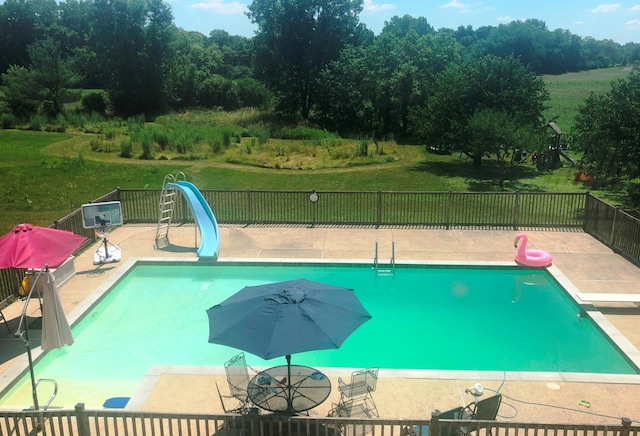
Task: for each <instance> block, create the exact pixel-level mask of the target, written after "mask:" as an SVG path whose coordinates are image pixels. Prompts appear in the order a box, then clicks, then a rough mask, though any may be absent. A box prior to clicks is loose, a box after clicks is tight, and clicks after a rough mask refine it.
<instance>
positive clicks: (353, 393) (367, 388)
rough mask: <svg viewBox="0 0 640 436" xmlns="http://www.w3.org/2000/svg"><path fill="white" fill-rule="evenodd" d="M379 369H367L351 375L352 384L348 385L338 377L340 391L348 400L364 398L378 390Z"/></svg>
mask: <svg viewBox="0 0 640 436" xmlns="http://www.w3.org/2000/svg"><path fill="white" fill-rule="evenodd" d="M377 383H378V368H367V369H361V370H358V371H354V372H352V373H351V382H350V383H346V382H345V381H344V380H342V378H340V377H338V390H339V391H340V394H342V395H344V396H345V397H347V398H358V397H364V396H365V395H367V394H370V393H371V392H373V391H375V390H376V385H377Z"/></svg>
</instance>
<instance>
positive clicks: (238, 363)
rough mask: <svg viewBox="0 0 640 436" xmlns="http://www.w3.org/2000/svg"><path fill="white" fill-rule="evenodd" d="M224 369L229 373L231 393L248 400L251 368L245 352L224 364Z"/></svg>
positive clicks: (228, 380)
mask: <svg viewBox="0 0 640 436" xmlns="http://www.w3.org/2000/svg"><path fill="white" fill-rule="evenodd" d="M224 370H225V372H226V373H227V383H229V390H230V391H231V395H232V396H234V397H235V398H237V399H239V400H241V401H247V399H248V394H247V389H248V387H249V370H248V369H247V361H246V360H245V358H244V353H240V354H238V355H236V356H233V357H232V358H231V359H230V360H229V361H228V362H227V363H225V364H224Z"/></svg>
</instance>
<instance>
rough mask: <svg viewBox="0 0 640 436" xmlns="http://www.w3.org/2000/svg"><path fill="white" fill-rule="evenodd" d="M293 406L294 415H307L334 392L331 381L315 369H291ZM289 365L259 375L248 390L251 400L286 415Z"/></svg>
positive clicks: (302, 367)
mask: <svg viewBox="0 0 640 436" xmlns="http://www.w3.org/2000/svg"><path fill="white" fill-rule="evenodd" d="M290 382H291V397H292V398H291V406H292V409H293V412H295V413H298V412H305V411H307V410H309V409H312V408H314V407H316V406H318V405H319V404H322V403H323V402H324V401H325V400H326V399H327V397H329V393H330V392H331V381H330V380H329V378H328V377H327V376H326V375H325V374H323V373H322V372H320V371H318V370H317V369H315V368H311V367H309V366H302V365H291V380H290ZM287 388H288V383H287V365H282V366H274V367H273V368H268V369H265V370H264V371H260V372H259V373H257V374H256V375H255V376H254V377H253V378H252V379H251V380H250V381H249V386H248V387H247V393H248V396H249V400H251V402H252V403H253V404H255V405H256V406H258V407H260V408H261V409H265V410H269V411H271V412H286V411H287Z"/></svg>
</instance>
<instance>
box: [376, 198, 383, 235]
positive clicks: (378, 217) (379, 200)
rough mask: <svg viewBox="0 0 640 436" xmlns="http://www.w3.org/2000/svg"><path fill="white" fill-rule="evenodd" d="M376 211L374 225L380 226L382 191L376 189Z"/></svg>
mask: <svg viewBox="0 0 640 436" xmlns="http://www.w3.org/2000/svg"><path fill="white" fill-rule="evenodd" d="M377 209H378V210H377V211H376V225H377V227H380V223H381V222H382V191H380V190H378V205H377Z"/></svg>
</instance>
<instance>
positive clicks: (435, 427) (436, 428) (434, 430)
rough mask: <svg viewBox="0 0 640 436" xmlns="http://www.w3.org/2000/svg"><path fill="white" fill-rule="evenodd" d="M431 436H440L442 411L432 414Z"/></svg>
mask: <svg viewBox="0 0 640 436" xmlns="http://www.w3.org/2000/svg"><path fill="white" fill-rule="evenodd" d="M429 435H430V436H440V411H438V410H436V411H435V412H431V424H430V425H429Z"/></svg>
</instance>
